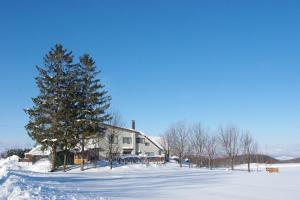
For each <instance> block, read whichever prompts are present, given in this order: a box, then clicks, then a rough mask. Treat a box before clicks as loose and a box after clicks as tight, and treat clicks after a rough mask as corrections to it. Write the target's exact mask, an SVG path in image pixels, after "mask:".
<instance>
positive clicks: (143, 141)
mask: <svg viewBox="0 0 300 200" xmlns="http://www.w3.org/2000/svg"><path fill="white" fill-rule="evenodd" d="M136 143H142V144H144V143H145V138H136Z"/></svg>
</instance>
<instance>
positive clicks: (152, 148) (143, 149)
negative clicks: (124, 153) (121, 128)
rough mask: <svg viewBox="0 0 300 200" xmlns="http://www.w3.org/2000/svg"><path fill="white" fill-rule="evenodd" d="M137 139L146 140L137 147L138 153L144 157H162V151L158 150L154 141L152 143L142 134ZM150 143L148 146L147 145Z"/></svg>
mask: <svg viewBox="0 0 300 200" xmlns="http://www.w3.org/2000/svg"><path fill="white" fill-rule="evenodd" d="M137 137H139V138H144V139H145V143H138V144H137V145H136V146H137V152H138V153H141V154H144V155H149V156H154V155H161V154H162V151H161V149H160V148H158V147H157V146H156V145H155V144H154V143H153V142H152V141H150V140H149V139H148V138H147V137H145V136H144V135H142V134H138V135H137ZM147 143H148V145H146V144H147Z"/></svg>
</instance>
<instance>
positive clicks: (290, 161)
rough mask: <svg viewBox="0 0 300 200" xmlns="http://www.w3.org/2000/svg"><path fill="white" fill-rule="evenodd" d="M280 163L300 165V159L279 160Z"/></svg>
mask: <svg viewBox="0 0 300 200" xmlns="http://www.w3.org/2000/svg"><path fill="white" fill-rule="evenodd" d="M279 162H280V163H300V158H293V159H290V160H279Z"/></svg>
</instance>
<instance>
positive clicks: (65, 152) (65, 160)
mask: <svg viewBox="0 0 300 200" xmlns="http://www.w3.org/2000/svg"><path fill="white" fill-rule="evenodd" d="M66 165H67V147H66V146H65V151H64V172H65V171H66Z"/></svg>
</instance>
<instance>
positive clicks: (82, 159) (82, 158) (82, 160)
mask: <svg viewBox="0 0 300 200" xmlns="http://www.w3.org/2000/svg"><path fill="white" fill-rule="evenodd" d="M80 170H81V171H83V170H84V139H82V141H81V168H80Z"/></svg>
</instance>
